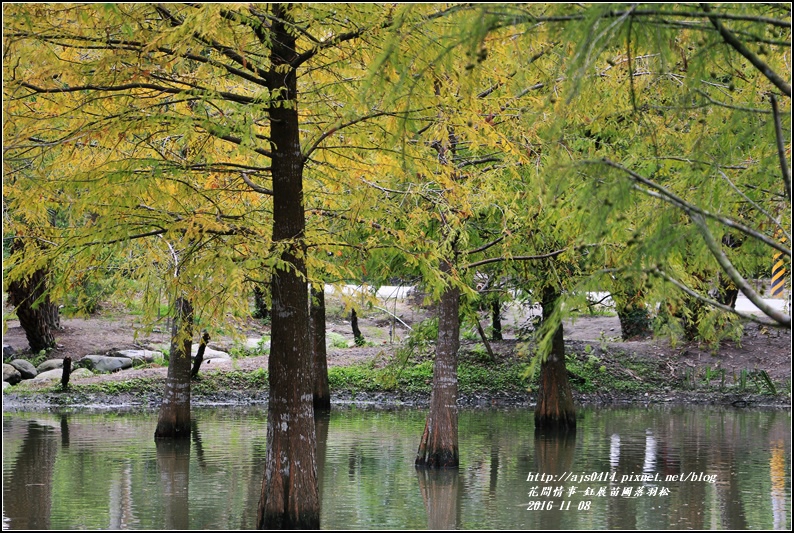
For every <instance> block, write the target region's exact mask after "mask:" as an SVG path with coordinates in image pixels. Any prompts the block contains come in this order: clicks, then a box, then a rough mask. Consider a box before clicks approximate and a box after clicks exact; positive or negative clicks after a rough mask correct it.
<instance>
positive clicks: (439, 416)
mask: <svg viewBox="0 0 794 533" xmlns="http://www.w3.org/2000/svg"><path fill="white" fill-rule="evenodd" d="M450 270H451V265H450V264H449V263H447V262H444V263H442V271H445V272H449V271H450ZM459 307H460V290H459V289H458V288H457V287H453V286H451V285H450V286H448V287H447V289H446V290H445V291H444V294H443V295H442V296H441V302H440V304H439V311H438V342H437V343H436V361H435V365H434V366H433V392H432V397H431V399H430V413H429V414H428V416H427V421H426V422H425V430H424V432H423V433H422V440H421V441H420V443H419V451H418V452H417V454H416V461H415V465H416V466H417V467H421V468H457V467H458V463H459V456H458V348H459V347H460V318H459V316H458V311H459Z"/></svg>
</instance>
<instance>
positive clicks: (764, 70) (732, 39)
mask: <svg viewBox="0 0 794 533" xmlns="http://www.w3.org/2000/svg"><path fill="white" fill-rule="evenodd" d="M700 6H701V7H702V8H703V11H705V12H706V16H707V17H708V18H709V20H710V21H711V24H713V25H714V27H715V28H717V31H718V32H720V35H721V36H722V39H723V40H724V41H725V42H726V43H728V44H729V45H730V46H731V47H733V48H734V49H735V50H736V51H737V52H739V53H740V54H741V55H743V56H744V57H745V58H747V60H748V61H750V63H752V65H753V66H754V67H755V68H756V69H758V71H759V72H761V74H763V75H764V76H766V77H767V79H768V80H769V81H771V82H772V84H773V85H774V86H775V87H777V88H778V89H780V90H781V91H782V92H783V94H785V95H786V96H788V97H789V98H791V85H789V84H788V83H786V81H785V80H784V79H783V78H781V77H780V76H779V75H778V74H777V72H775V71H774V70H772V69H771V68H770V67H769V65H767V64H766V63H764V62H763V61H761V58H760V57H758V56H757V55H755V54H754V53H753V52H751V51H750V49H749V48H747V47H746V46H745V45H744V43H742V42H741V41H740V40H739V39H737V38H736V36H735V35H734V34H733V33H731V31H730V30H729V29H728V28H726V27H725V26H723V24H722V22H720V21H719V19H718V18H717V17H715V16H714V15H713V14H711V8H710V7H709V5H708V4H700ZM789 26H790V25H789Z"/></svg>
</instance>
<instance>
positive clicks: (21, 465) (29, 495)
mask: <svg viewBox="0 0 794 533" xmlns="http://www.w3.org/2000/svg"><path fill="white" fill-rule="evenodd" d="M21 433H22V434H23V440H22V446H21V449H20V450H19V452H18V454H17V457H16V460H15V462H14V465H13V467H12V469H11V475H10V476H8V477H6V472H7V471H6V468H5V464H6V463H5V456H4V459H3V517H4V520H8V522H9V523H11V524H13V527H14V529H50V514H51V508H52V473H53V468H54V466H55V460H56V458H57V456H58V448H59V445H58V440H56V438H55V437H56V432H55V429H54V428H53V427H51V426H50V425H48V424H46V423H41V422H39V421H35V420H31V421H29V422H27V425H26V427H25V428H24V429H23V430H22V431H21ZM3 437H4V438H3V440H5V428H4V430H3ZM3 450H4V454H5V445H4V446H3ZM3 525H4V527H5V522H4V524H3Z"/></svg>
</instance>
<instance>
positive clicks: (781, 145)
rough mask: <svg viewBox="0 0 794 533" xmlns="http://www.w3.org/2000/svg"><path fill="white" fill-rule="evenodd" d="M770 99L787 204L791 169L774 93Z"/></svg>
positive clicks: (789, 193)
mask: <svg viewBox="0 0 794 533" xmlns="http://www.w3.org/2000/svg"><path fill="white" fill-rule="evenodd" d="M769 99H770V100H771V101H772V115H773V116H774V118H775V139H776V140H777V155H778V158H780V171H781V173H782V174H783V184H784V185H785V187H786V196H787V197H788V201H789V204H790V203H791V171H790V170H789V168H788V159H787V158H786V143H785V141H784V139H783V128H782V126H781V125H780V111H778V108H777V98H776V97H775V95H774V94H770V95H769Z"/></svg>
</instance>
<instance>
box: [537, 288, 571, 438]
mask: <svg viewBox="0 0 794 533" xmlns="http://www.w3.org/2000/svg"><path fill="white" fill-rule="evenodd" d="M558 297H559V294H558V293H557V291H555V290H554V289H553V288H549V287H547V288H545V289H544V290H543V301H542V302H541V304H542V306H543V320H544V321H545V320H549V318H550V316H551V314H552V312H553V310H554V305H555V302H556V300H557V298H558ZM564 341H565V338H564V336H563V329H562V324H560V325H559V326H558V327H557V329H556V330H555V332H554V339H553V341H552V348H551V353H549V355H548V357H547V358H546V360H545V361H543V363H541V366H540V389H539V390H538V403H537V405H536V407H535V428H536V429H552V430H561V431H569V430H575V429H576V410H575V409H574V405H573V396H572V395H571V385H570V383H569V382H568V371H567V369H566V368H565V342H564Z"/></svg>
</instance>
